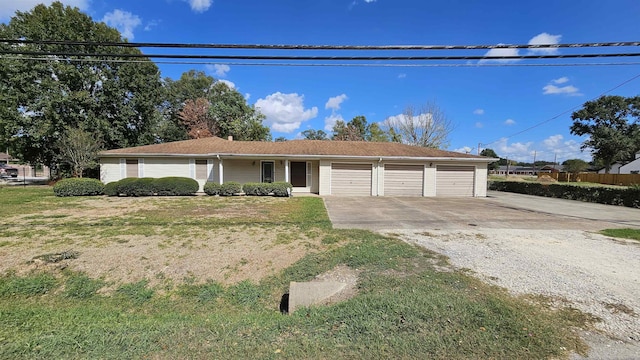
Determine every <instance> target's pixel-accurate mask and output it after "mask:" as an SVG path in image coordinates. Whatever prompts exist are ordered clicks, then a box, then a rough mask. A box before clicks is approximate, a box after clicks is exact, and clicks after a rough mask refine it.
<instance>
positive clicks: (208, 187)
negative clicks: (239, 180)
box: [203, 182, 221, 195]
mask: <svg viewBox="0 0 640 360" xmlns="http://www.w3.org/2000/svg"><path fill="white" fill-rule="evenodd" d="M220 188H221V186H220V184H218V183H212V182H208V183H206V184H204V189H203V190H204V192H205V194H207V195H220Z"/></svg>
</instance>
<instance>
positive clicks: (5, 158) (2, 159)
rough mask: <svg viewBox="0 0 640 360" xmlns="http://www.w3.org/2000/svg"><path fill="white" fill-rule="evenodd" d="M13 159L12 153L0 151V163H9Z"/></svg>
mask: <svg viewBox="0 0 640 360" xmlns="http://www.w3.org/2000/svg"><path fill="white" fill-rule="evenodd" d="M11 160H13V158H12V157H11V155H9V154H7V153H3V152H0V163H3V164H9V163H10V162H11Z"/></svg>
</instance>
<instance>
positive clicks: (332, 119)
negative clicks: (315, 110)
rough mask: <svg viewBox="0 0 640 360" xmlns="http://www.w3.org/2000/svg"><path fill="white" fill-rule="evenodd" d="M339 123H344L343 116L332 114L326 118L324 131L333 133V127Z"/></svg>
mask: <svg viewBox="0 0 640 360" xmlns="http://www.w3.org/2000/svg"><path fill="white" fill-rule="evenodd" d="M338 121H344V119H343V118H342V115H340V114H331V115H329V116H327V117H326V118H324V130H325V131H333V125H335V124H336V122H338Z"/></svg>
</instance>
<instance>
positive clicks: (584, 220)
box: [324, 191, 640, 230]
mask: <svg viewBox="0 0 640 360" xmlns="http://www.w3.org/2000/svg"><path fill="white" fill-rule="evenodd" d="M324 201H325V204H326V207H327V211H328V212H329V217H330V218H331V222H332V223H333V226H334V227H336V228H358V229H369V230H381V229H425V228H430V229H442V230H458V229H460V230H462V229H473V228H490V229H548V230H553V229H558V230H560V229H564V230H600V229H604V228H617V227H639V228H640V209H632V208H626V207H622V206H612V205H601V204H592V203H584V202H580V201H572V200H562V199H551V198H543V197H538V196H529V195H521V194H514V193H505V192H497V191H491V192H489V196H488V197H486V198H407V197H334V196H328V197H325V198H324Z"/></svg>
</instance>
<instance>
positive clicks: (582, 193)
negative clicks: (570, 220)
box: [489, 181, 640, 208]
mask: <svg viewBox="0 0 640 360" xmlns="http://www.w3.org/2000/svg"><path fill="white" fill-rule="evenodd" d="M489 190H496V191H506V192H513V193H518V194H526V195H536V196H545V197H552V198H558V199H568V200H579V201H585V202H592V203H600V204H607V205H622V206H627V207H633V208H640V190H639V189H634V188H626V189H623V188H620V189H618V188H609V187H585V186H575V185H564V184H539V183H529V182H515V181H490V182H489Z"/></svg>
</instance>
